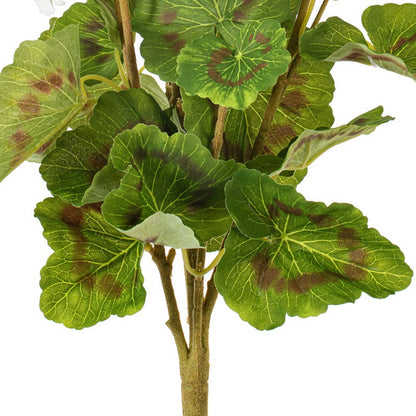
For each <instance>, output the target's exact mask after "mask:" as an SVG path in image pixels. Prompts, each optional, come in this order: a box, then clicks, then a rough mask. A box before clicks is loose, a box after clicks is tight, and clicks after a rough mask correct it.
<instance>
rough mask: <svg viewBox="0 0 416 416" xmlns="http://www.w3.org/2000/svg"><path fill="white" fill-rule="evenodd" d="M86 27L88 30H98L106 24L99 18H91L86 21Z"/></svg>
mask: <svg viewBox="0 0 416 416" xmlns="http://www.w3.org/2000/svg"><path fill="white" fill-rule="evenodd" d="M84 27H85V31H86V32H98V31H99V30H101V29H103V28H104V24H103V22H101V21H99V20H91V21H90V22H87V23H85V25H84Z"/></svg>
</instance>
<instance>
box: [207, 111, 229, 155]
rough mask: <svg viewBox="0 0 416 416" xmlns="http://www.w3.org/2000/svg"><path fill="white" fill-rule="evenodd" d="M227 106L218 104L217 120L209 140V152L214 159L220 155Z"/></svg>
mask: <svg viewBox="0 0 416 416" xmlns="http://www.w3.org/2000/svg"><path fill="white" fill-rule="evenodd" d="M227 112H228V108H227V107H223V106H221V105H219V106H218V114H217V122H216V124H215V133H214V138H213V139H212V142H211V149H212V150H211V152H212V156H213V158H214V159H219V157H220V155H221V149H222V145H223V143H224V140H223V136H224V126H225V119H226V118H227Z"/></svg>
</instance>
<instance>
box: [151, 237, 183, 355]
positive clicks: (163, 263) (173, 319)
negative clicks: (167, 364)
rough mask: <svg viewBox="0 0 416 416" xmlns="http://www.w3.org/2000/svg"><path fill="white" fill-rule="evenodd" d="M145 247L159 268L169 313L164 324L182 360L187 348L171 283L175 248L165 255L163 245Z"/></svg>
mask: <svg viewBox="0 0 416 416" xmlns="http://www.w3.org/2000/svg"><path fill="white" fill-rule="evenodd" d="M145 249H146V251H148V252H149V253H150V254H151V256H152V259H153V261H154V263H155V264H156V266H157V268H158V269H159V274H160V278H161V281H162V286H163V292H164V294H165V299H166V305H167V307H168V314H169V320H168V321H167V322H166V325H167V326H168V328H169V329H170V331H171V332H172V335H173V338H174V340H175V344H176V348H177V350H178V355H179V360H180V361H181V362H184V361H186V360H187V358H188V353H189V349H188V344H187V342H186V339H185V335H184V332H183V328H182V323H181V318H180V314H179V309H178V304H177V301H176V296H175V291H174V289H173V285H172V264H173V260H174V258H175V249H173V248H172V249H170V251H169V253H168V255H167V256H166V254H165V248H164V247H163V246H158V245H155V246H154V247H149V246H145Z"/></svg>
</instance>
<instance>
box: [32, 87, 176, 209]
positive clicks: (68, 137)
mask: <svg viewBox="0 0 416 416" xmlns="http://www.w3.org/2000/svg"><path fill="white" fill-rule="evenodd" d="M138 123H145V124H155V125H157V126H158V127H159V128H160V129H161V130H166V131H168V132H169V133H173V131H174V127H173V125H172V124H171V123H170V121H169V120H168V118H167V116H166V115H165V114H164V113H163V112H162V111H161V109H160V107H159V106H158V104H157V103H156V101H155V100H154V99H153V98H152V97H151V96H149V95H148V94H147V93H146V92H145V91H143V90H141V89H131V90H127V91H121V92H119V93H116V92H113V91H111V92H107V93H106V94H104V95H102V96H101V97H100V99H99V101H98V104H97V106H96V107H95V111H94V115H93V116H92V118H91V121H90V125H89V126H80V127H78V128H77V129H75V130H73V131H69V132H66V133H65V134H63V135H62V137H60V138H59V140H57V143H56V149H54V150H53V151H52V152H51V153H49V154H48V155H47V156H46V157H45V158H44V160H43V162H42V165H41V168H40V172H41V174H42V177H43V179H44V180H45V181H46V182H47V185H48V189H49V190H50V191H51V192H52V194H54V195H58V196H60V197H61V198H63V199H65V200H67V201H70V202H71V203H73V204H75V205H82V204H85V203H91V202H98V201H102V199H101V198H102V193H103V192H102V191H103V189H106V188H107V189H106V191H107V192H108V188H109V185H110V186H114V185H113V184H114V183H118V179H119V178H120V175H117V172H115V170H112V173H114V174H115V175H112V176H111V177H109V176H108V171H107V172H106V173H105V175H104V176H102V177H101V178H100V179H103V177H105V181H104V183H103V181H102V180H97V181H95V182H93V180H94V177H95V174H96V173H97V172H99V171H100V170H101V169H102V168H103V167H104V166H106V165H107V161H108V154H109V152H110V148H111V146H112V145H113V139H114V138H115V137H116V136H117V134H118V133H120V132H122V131H123V130H126V129H131V128H133V127H134V126H135V125H136V124H138ZM91 186H92V189H89V188H90V187H91ZM96 186H98V188H99V189H95V188H96ZM87 190H89V192H88V196H87V197H86V198H84V194H85V193H86V192H87ZM93 195H95V196H98V195H100V197H99V199H98V200H97V199H94V198H93Z"/></svg>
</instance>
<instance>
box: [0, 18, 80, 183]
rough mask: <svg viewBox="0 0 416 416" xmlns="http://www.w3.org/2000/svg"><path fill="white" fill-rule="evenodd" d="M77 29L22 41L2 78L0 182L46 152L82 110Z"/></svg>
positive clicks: (0, 90)
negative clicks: (27, 161)
mask: <svg viewBox="0 0 416 416" xmlns="http://www.w3.org/2000/svg"><path fill="white" fill-rule="evenodd" d="M79 72H80V56H79V43H78V28H77V27H76V26H73V25H72V26H68V27H67V28H65V29H64V30H61V31H60V32H57V33H56V34H54V36H53V37H52V38H50V39H48V40H45V41H42V40H37V41H26V42H23V43H22V44H21V45H20V46H19V48H18V49H17V51H16V54H15V57H14V62H13V64H11V65H9V66H6V67H5V68H4V69H3V71H2V73H1V74H0V96H1V100H0V180H2V179H4V178H5V177H6V176H7V175H8V174H9V173H10V172H11V171H12V170H13V169H15V168H16V167H17V166H18V165H20V163H22V162H23V161H24V160H26V159H28V158H29V157H30V156H31V155H32V154H34V153H35V152H38V153H43V152H44V151H45V149H46V148H47V147H48V146H50V145H51V144H52V143H53V142H54V140H55V139H56V138H57V137H59V136H60V135H61V134H62V132H64V131H65V130H66V129H67V128H68V126H69V124H70V123H71V120H72V119H73V118H74V117H75V116H76V115H77V114H78V113H79V112H80V111H81V109H82V107H83V105H84V102H83V96H82V94H81V91H80V85H79Z"/></svg>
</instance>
